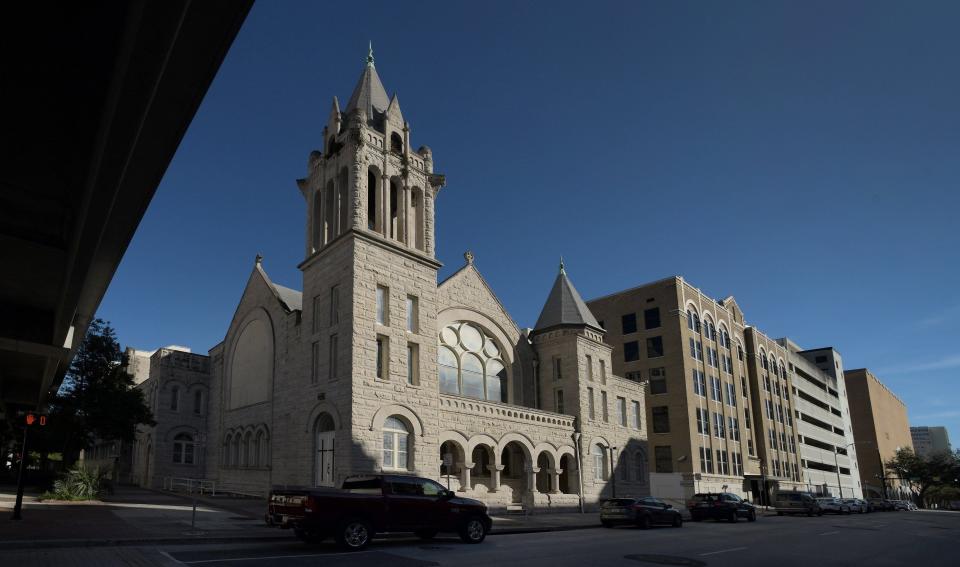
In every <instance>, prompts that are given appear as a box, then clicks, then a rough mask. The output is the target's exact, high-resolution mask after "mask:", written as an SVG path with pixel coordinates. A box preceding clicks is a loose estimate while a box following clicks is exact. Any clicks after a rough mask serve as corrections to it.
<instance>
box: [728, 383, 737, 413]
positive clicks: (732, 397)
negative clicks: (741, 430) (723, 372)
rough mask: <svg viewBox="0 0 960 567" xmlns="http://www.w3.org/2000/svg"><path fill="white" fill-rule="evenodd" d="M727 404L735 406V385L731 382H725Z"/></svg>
mask: <svg viewBox="0 0 960 567" xmlns="http://www.w3.org/2000/svg"><path fill="white" fill-rule="evenodd" d="M726 386H727V405H728V406H733V407H737V387H736V386H734V385H733V383H729V382H728V383H727V384H726Z"/></svg>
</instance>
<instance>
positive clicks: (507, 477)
mask: <svg viewBox="0 0 960 567" xmlns="http://www.w3.org/2000/svg"><path fill="white" fill-rule="evenodd" d="M500 464H502V465H503V472H502V473H501V474H500V485H501V486H507V487H509V488H510V490H511V492H512V495H513V496H512V500H513V502H514V503H522V502H523V496H524V494H526V493H527V491H529V490H530V488H529V487H528V486H527V478H526V476H527V475H526V470H527V468H528V467H529V466H530V463H528V462H527V457H526V453H525V452H524V448H523V446H522V445H520V443H518V442H516V441H511V442H509V443H507V444H506V446H505V447H504V448H503V451H501V453H500Z"/></svg>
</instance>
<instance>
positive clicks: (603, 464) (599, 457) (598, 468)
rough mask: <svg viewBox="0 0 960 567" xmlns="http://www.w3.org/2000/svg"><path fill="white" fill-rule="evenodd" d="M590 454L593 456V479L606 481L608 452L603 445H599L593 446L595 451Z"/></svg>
mask: <svg viewBox="0 0 960 567" xmlns="http://www.w3.org/2000/svg"><path fill="white" fill-rule="evenodd" d="M590 454H591V455H592V456H593V479H594V480H606V479H607V450H606V449H605V448H604V447H603V445H601V444H599V443H597V444H595V445H594V446H593V449H591V450H590Z"/></svg>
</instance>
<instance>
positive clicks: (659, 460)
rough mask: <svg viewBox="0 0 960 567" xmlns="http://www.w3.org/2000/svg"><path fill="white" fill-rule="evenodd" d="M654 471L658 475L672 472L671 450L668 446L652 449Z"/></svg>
mask: <svg viewBox="0 0 960 567" xmlns="http://www.w3.org/2000/svg"><path fill="white" fill-rule="evenodd" d="M653 459H654V470H656V471H657V472H658V473H671V472H673V449H671V448H670V446H669V445H658V446H655V447H654V448H653Z"/></svg>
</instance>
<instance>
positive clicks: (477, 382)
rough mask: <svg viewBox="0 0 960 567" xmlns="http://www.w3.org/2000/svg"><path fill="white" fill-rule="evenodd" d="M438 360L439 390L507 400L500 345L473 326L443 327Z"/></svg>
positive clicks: (451, 325) (456, 324) (496, 400)
mask: <svg viewBox="0 0 960 567" xmlns="http://www.w3.org/2000/svg"><path fill="white" fill-rule="evenodd" d="M437 362H438V365H439V372H440V391H441V392H443V393H445V394H458V395H462V396H469V397H471V398H477V399H480V400H490V401H494V402H506V401H507V398H508V396H507V392H508V380H507V367H506V363H505V362H504V360H503V354H502V350H501V347H500V345H499V344H498V343H497V342H496V341H495V340H494V339H493V337H491V336H490V335H489V334H487V333H485V332H484V331H483V330H482V329H480V328H479V327H477V326H476V325H474V324H472V323H464V322H457V323H453V324H450V325H447V326H446V327H444V328H443V329H442V330H441V331H440V348H439V349H438V356H437Z"/></svg>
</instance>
